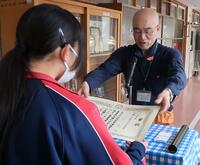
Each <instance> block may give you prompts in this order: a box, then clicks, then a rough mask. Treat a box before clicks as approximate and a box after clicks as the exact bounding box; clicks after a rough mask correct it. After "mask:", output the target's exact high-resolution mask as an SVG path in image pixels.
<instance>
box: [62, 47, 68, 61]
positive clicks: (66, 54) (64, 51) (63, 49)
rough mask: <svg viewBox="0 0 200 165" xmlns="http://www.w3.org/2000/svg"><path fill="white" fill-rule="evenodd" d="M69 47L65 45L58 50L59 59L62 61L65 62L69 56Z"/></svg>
mask: <svg viewBox="0 0 200 165" xmlns="http://www.w3.org/2000/svg"><path fill="white" fill-rule="evenodd" d="M69 51H70V50H69V46H68V45H65V46H64V47H63V48H61V50H60V58H61V60H62V61H66V59H67V56H68V55H69Z"/></svg>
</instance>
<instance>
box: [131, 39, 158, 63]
mask: <svg viewBox="0 0 200 165" xmlns="http://www.w3.org/2000/svg"><path fill="white" fill-rule="evenodd" d="M157 48H158V42H157V40H156V41H155V43H154V44H153V45H152V46H151V47H150V48H149V50H148V51H147V53H146V54H147V55H146V59H150V60H151V58H152V57H154V56H155V55H156V52H157ZM134 52H135V56H136V57H139V58H142V50H141V49H140V48H139V47H138V46H137V45H136V44H135V48H134Z"/></svg>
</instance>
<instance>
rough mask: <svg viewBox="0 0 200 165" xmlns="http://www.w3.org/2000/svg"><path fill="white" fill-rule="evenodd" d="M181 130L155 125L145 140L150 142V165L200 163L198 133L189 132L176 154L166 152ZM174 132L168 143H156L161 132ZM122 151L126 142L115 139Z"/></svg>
mask: <svg viewBox="0 0 200 165" xmlns="http://www.w3.org/2000/svg"><path fill="white" fill-rule="evenodd" d="M178 130H179V128H177V127H172V126H165V125H158V124H153V125H152V126H151V127H150V129H149V131H148V133H147V135H146V137H145V140H147V141H148V149H147V152H146V156H145V157H146V161H147V164H149V165H161V164H162V165H197V164H198V163H199V162H200V136H199V134H198V132H197V131H195V130H189V131H187V133H186V135H185V136H184V138H183V140H182V141H181V143H180V145H179V147H178V150H177V152H176V153H175V154H171V153H168V152H166V150H167V147H168V145H169V144H170V143H171V142H172V141H173V139H174V137H175V136H176V133H177V132H178ZM161 131H166V132H172V136H171V137H170V139H169V140H168V142H167V143H164V142H158V141H154V139H155V137H156V136H157V135H158V133H159V132H161ZM115 141H116V142H117V143H118V144H119V146H120V147H121V148H122V149H125V143H126V142H125V141H124V140H120V139H115Z"/></svg>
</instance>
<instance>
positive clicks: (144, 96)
mask: <svg viewBox="0 0 200 165" xmlns="http://www.w3.org/2000/svg"><path fill="white" fill-rule="evenodd" d="M136 100H137V101H142V102H148V103H149V102H150V101H151V91H146V90H138V91H137V98H136Z"/></svg>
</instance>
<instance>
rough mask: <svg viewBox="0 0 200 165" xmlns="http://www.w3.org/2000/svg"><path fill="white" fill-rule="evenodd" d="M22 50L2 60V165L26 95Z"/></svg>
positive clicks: (13, 52) (0, 106)
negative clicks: (15, 121) (7, 141)
mask: <svg viewBox="0 0 200 165" xmlns="http://www.w3.org/2000/svg"><path fill="white" fill-rule="evenodd" d="M23 53H25V52H24V51H23V50H22V49H20V48H18V47H16V48H14V49H12V50H11V51H10V52H8V53H7V54H6V55H5V56H4V57H3V58H2V59H1V60H0V164H1V162H2V154H3V144H4V141H5V138H6V134H7V132H8V130H9V128H10V126H11V124H12V122H13V120H14V117H15V115H16V112H17V111H18V107H19V103H20V101H21V99H22V97H23V94H24V82H25V76H24V75H25V62H24V61H23V60H22V54H23Z"/></svg>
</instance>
